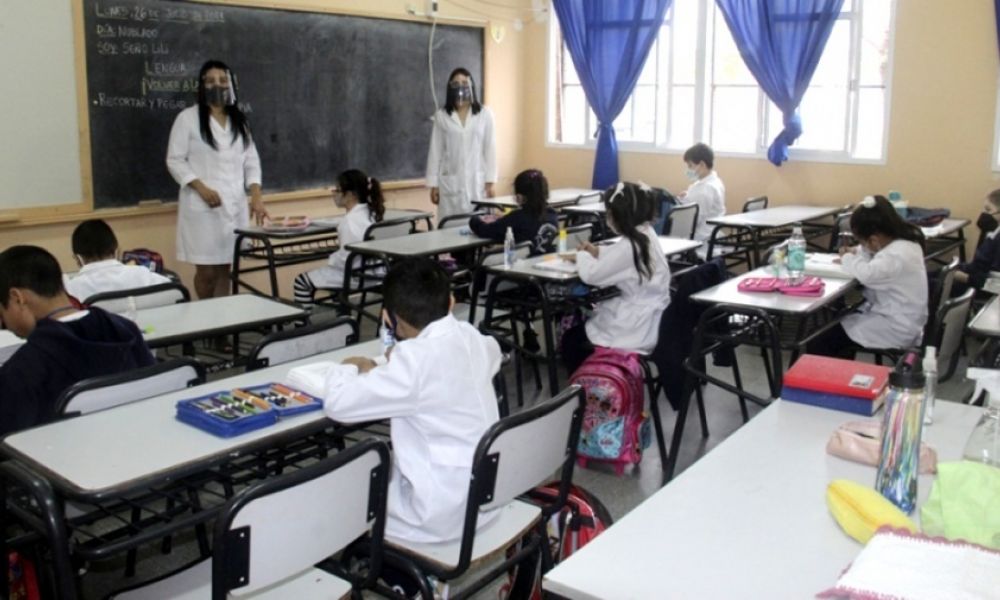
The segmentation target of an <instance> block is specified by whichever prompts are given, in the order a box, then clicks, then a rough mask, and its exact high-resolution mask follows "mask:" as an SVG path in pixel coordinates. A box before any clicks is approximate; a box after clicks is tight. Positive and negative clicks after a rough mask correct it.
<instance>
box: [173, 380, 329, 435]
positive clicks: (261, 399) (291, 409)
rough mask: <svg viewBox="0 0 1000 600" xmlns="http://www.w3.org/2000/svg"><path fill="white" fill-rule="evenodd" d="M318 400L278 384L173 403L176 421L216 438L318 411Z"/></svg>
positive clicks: (214, 393)
mask: <svg viewBox="0 0 1000 600" xmlns="http://www.w3.org/2000/svg"><path fill="white" fill-rule="evenodd" d="M322 406H323V403H322V401H321V400H320V399H318V398H315V397H313V396H310V395H308V394H305V393H303V392H300V391H298V390H293V389H291V388H288V387H286V386H283V385H281V384H275V383H268V384H263V385H259V386H254V387H249V388H242V389H234V390H225V391H219V392H213V393H211V394H207V395H205V396H199V397H197V398H191V399H189V400H181V401H179V402H178V403H177V420H179V421H181V422H183V423H187V424H188V425H192V426H194V427H197V428H199V429H201V430H203V431H207V432H209V433H211V434H213V435H217V436H220V437H227V438H228V437H234V436H237V435H242V434H244V433H247V432H249V431H255V430H257V429H261V428H264V427H268V426H269V425H273V424H274V423H276V422H277V421H278V418H279V417H287V416H292V415H297V414H301V413H304V412H310V411H314V410H319V409H320V408H322Z"/></svg>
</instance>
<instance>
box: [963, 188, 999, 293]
mask: <svg viewBox="0 0 1000 600" xmlns="http://www.w3.org/2000/svg"><path fill="white" fill-rule="evenodd" d="M997 219H1000V189H997V190H993V191H992V192H990V193H989V195H988V196H986V200H985V201H983V212H981V213H979V218H978V219H977V220H976V226H977V227H978V228H979V230H980V231H981V232H982V236H983V237H982V242H981V243H980V244H979V247H978V248H976V254H975V256H973V257H972V262H967V263H962V264H960V265H958V270H957V271H956V272H955V281H956V282H957V283H959V284H960V285H956V286H955V288H954V289H952V295H953V296H957V295H961V294H962V293H963V292H965V290H966V289H968V288H969V287H974V288H977V289H979V288H982V287H983V284H984V283H985V282H986V278H987V277H989V276H990V271H1000V222H998V221H997Z"/></svg>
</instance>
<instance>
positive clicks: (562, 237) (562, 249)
mask: <svg viewBox="0 0 1000 600" xmlns="http://www.w3.org/2000/svg"><path fill="white" fill-rule="evenodd" d="M568 237H569V236H568V235H567V234H566V226H565V225H563V224H562V223H560V224H559V245H558V247H557V248H556V251H557V252H559V254H565V253H566V252H567V249H566V244H567V242H568Z"/></svg>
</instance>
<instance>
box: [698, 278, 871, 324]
mask: <svg viewBox="0 0 1000 600" xmlns="http://www.w3.org/2000/svg"><path fill="white" fill-rule="evenodd" d="M771 276H772V273H771V272H770V269H769V268H768V267H761V268H759V269H754V270H753V271H750V272H749V273H744V274H742V275H739V276H738V277H733V278H732V279H727V280H726V281H723V282H722V283H720V284H719V285H716V286H713V287H710V288H708V289H707V290H702V291H700V292H697V293H695V294H692V295H691V299H692V300H694V301H695V302H703V303H705V304H735V305H737V306H746V307H750V308H761V309H763V310H765V311H768V312H776V313H786V314H796V315H804V314H808V313H811V312H813V311H815V310H818V309H820V308H822V307H823V306H826V305H827V304H829V303H830V302H832V301H833V300H835V299H837V298H839V297H840V296H843V295H844V294H846V293H847V292H848V291H849V290H850V289H851V288H853V287H855V286H856V285H857V282H856V281H855V280H854V279H850V278H841V277H823V278H822V279H823V281H824V282H825V283H826V287H825V288H824V289H823V295H822V296H812V297H811V296H789V295H788V294H782V293H780V292H741V291H739V290H738V289H737V286H738V285H739V283H740V281H741V280H742V279H744V278H746V277H771Z"/></svg>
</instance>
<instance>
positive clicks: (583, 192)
mask: <svg viewBox="0 0 1000 600" xmlns="http://www.w3.org/2000/svg"><path fill="white" fill-rule="evenodd" d="M600 199H601V190H592V189H587V188H557V189H554V190H550V191H549V207H551V208H562V207H565V206H569V205H572V204H576V203H577V202H580V203H586V202H595V203H599V202H598V201H599V200H600ZM473 204H477V205H480V206H496V207H498V208H517V207H518V204H517V198H516V197H514V196H497V197H495V198H483V199H482V200H476V201H475V202H474V203H473Z"/></svg>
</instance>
